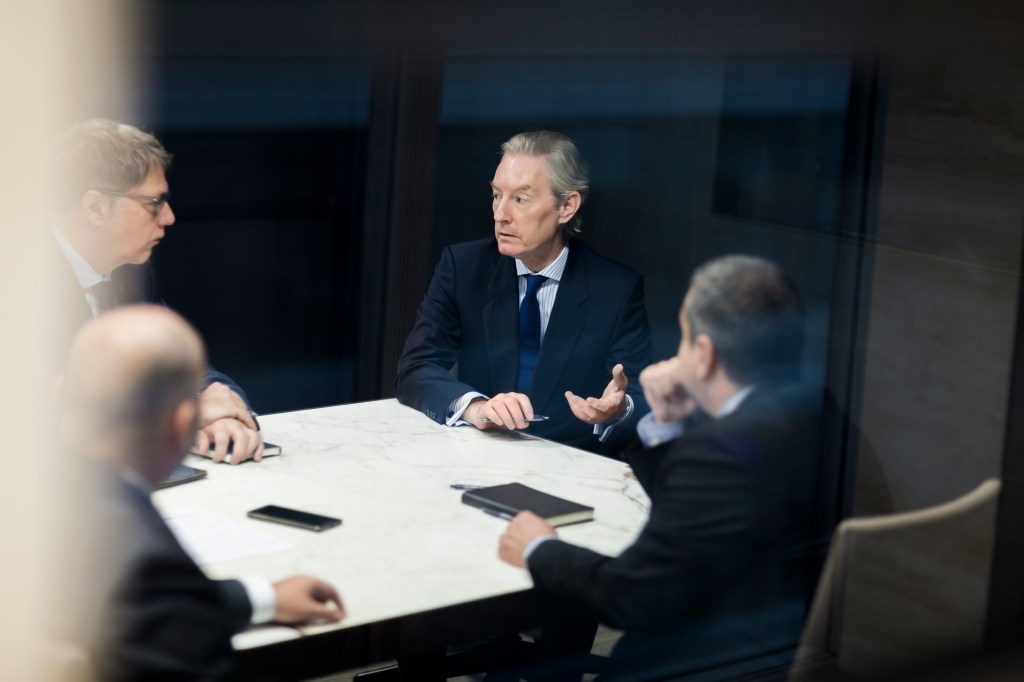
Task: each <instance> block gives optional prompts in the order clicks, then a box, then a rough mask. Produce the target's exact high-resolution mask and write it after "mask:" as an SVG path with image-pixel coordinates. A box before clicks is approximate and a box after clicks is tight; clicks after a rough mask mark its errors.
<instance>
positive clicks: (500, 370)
mask: <svg viewBox="0 0 1024 682" xmlns="http://www.w3.org/2000/svg"><path fill="white" fill-rule="evenodd" d="M517 280H518V278H517V277H516V267H515V261H514V260H513V259H512V258H508V257H505V256H501V257H500V258H498V263H497V265H496V266H495V268H494V272H493V274H492V275H491V281H490V282H488V285H487V290H488V295H489V297H490V300H488V302H487V303H485V304H484V309H483V319H484V334H485V335H486V337H487V359H488V364H489V365H490V370H491V388H492V389H493V391H495V392H504V391H514V390H515V386H516V373H517V372H518V371H519V328H518V327H519V312H518V311H519V283H518V281H517Z"/></svg>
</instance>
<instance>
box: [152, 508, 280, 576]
mask: <svg viewBox="0 0 1024 682" xmlns="http://www.w3.org/2000/svg"><path fill="white" fill-rule="evenodd" d="M161 516H163V517H164V521H166V522H167V525H168V526H169V527H170V529H171V532H173V533H174V536H175V537H176V538H178V542H180V543H181V546H182V547H184V548H185V551H186V552H188V554H189V556H191V557H192V560H193V561H195V562H196V563H197V564H199V565H200V566H207V565H209V564H217V563H220V562H222V561H231V560H233V559H243V558H245V557H251V556H259V555H260V554H273V553H274V552H283V551H285V550H289V549H292V547H294V545H292V544H291V543H290V542H285V541H284V540H281V539H279V538H276V537H274V536H273V535H270V534H268V533H264V532H263V531H261V530H259V529H258V528H253V527H252V526H251V525H249V524H244V523H241V522H239V521H236V520H235V519H232V518H231V517H229V516H225V515H224V514H219V513H217V512H212V511H210V510H208V509H203V508H202V507H179V508H176V509H166V510H163V511H162V512H161Z"/></svg>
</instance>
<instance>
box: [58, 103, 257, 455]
mask: <svg viewBox="0 0 1024 682" xmlns="http://www.w3.org/2000/svg"><path fill="white" fill-rule="evenodd" d="M56 160H57V169H56V172H57V173H58V174H59V175H60V176H61V177H60V179H61V181H62V182H63V183H64V185H63V187H64V191H63V192H62V194H61V200H60V202H59V205H58V206H57V210H56V212H55V215H54V218H53V222H52V224H51V231H52V233H53V237H54V239H55V240H56V241H57V244H58V245H59V246H60V250H61V251H62V252H63V254H64V257H65V258H66V260H67V263H68V265H70V268H71V271H72V272H73V274H74V278H75V279H76V280H77V282H76V284H77V287H78V292H79V293H78V294H77V295H76V298H77V301H75V302H74V303H72V306H71V307H72V309H75V310H77V313H76V314H75V315H73V316H72V319H70V320H68V322H69V328H68V330H67V332H68V338H70V336H71V334H72V333H73V332H74V330H76V329H77V328H78V327H79V326H81V324H82V323H84V322H85V321H87V320H89V319H91V318H93V317H96V316H97V315H99V314H100V313H102V312H104V311H105V310H108V309H110V308H114V307H117V306H121V305H125V304H131V303H156V304H159V305H163V301H162V300H161V298H160V295H159V293H158V292H157V287H156V279H155V277H154V275H153V270H152V268H151V267H150V265H149V258H150V256H151V255H152V253H153V249H154V248H156V246H157V244H159V243H160V240H161V239H163V238H164V235H165V234H166V231H167V228H168V227H170V226H171V225H173V224H174V211H172V210H171V205H170V203H169V199H170V193H169V192H168V185H167V177H166V174H165V172H166V170H167V168H168V167H169V166H170V163H171V154H170V153H168V152H167V150H166V149H164V147H163V145H161V144H160V142H159V140H157V139H156V138H155V137H154V136H153V135H151V134H149V133H147V132H144V131H142V130H140V129H138V128H136V127H135V126H131V125H127V124H125V123H118V122H116V121H110V120H106V119H93V120H90V121H84V122H82V123H78V124H76V125H74V126H72V128H71V129H70V130H69V131H68V132H67V133H66V134H65V135H64V137H63V138H62V139H61V141H60V144H59V145H58V149H57V155H56ZM70 286H71V284H70V282H69V287H70ZM82 299H84V305H83V304H82V302H81V301H82ZM199 406H200V430H199V433H198V435H197V436H196V448H197V449H198V450H199V451H200V452H207V451H212V453H213V459H214V461H217V462H220V461H225V460H227V461H230V462H231V463H232V464H238V463H239V462H242V461H244V460H246V459H249V458H252V459H255V460H257V461H258V460H260V459H262V457H263V440H262V439H261V438H260V435H259V433H258V431H259V427H258V425H257V422H256V420H255V417H254V415H253V413H252V411H251V409H250V407H249V404H248V401H247V399H246V397H245V393H244V392H243V391H242V389H241V388H239V386H238V385H237V384H236V383H235V382H234V381H232V380H231V379H230V378H229V377H228V376H226V375H224V374H222V373H220V372H217V371H216V370H215V369H214V368H213V367H208V368H207V374H206V381H205V388H204V389H203V391H202V392H201V393H200V395H199ZM229 446H230V448H231V453H230V455H229V453H228V449H229Z"/></svg>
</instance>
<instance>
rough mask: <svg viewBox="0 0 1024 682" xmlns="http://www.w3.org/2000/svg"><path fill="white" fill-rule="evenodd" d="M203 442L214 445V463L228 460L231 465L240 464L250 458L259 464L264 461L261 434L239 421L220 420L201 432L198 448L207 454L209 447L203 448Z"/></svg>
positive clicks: (227, 418) (197, 440)
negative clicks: (201, 444) (201, 445)
mask: <svg viewBox="0 0 1024 682" xmlns="http://www.w3.org/2000/svg"><path fill="white" fill-rule="evenodd" d="M201 442H206V443H208V444H209V445H212V448H213V455H212V457H213V461H214V462H223V461H225V460H226V461H227V462H229V463H230V464H240V463H242V462H244V461H245V460H247V459H249V458H252V459H254V460H255V461H257V462H258V461H260V460H261V459H263V439H262V438H261V437H260V434H259V432H257V431H255V430H253V429H250V428H249V427H247V426H246V425H245V424H243V423H242V422H240V421H238V420H237V419H231V418H229V417H225V418H223V419H218V420H217V421H215V422H213V423H212V424H209V425H207V426H206V427H204V428H203V429H201V430H200V432H199V434H198V435H197V436H196V448H197V449H198V450H199V452H201V453H205V452H206V451H207V449H208V448H209V445H208V447H207V448H202V447H200V443H201ZM229 449H230V454H229V452H228V451H229Z"/></svg>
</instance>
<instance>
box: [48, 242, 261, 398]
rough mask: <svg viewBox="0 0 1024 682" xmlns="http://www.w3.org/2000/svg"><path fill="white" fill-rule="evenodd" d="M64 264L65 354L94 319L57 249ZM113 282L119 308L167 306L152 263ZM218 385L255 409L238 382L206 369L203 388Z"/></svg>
mask: <svg viewBox="0 0 1024 682" xmlns="http://www.w3.org/2000/svg"><path fill="white" fill-rule="evenodd" d="M57 251H58V253H59V255H58V257H59V258H60V261H61V264H59V265H58V266H57V271H59V272H61V273H63V278H64V282H63V283H62V285H61V291H63V292H65V296H66V300H65V301H64V302H63V304H64V307H65V308H66V309H67V310H68V311H70V315H69V317H68V319H67V320H66V323H65V325H64V328H63V330H62V332H61V333H62V335H63V336H64V337H65V338H66V341H65V342H64V343H63V344H60V348H61V351H62V352H66V350H67V348H68V346H69V345H70V343H71V340H72V339H73V338H74V335H75V332H77V331H78V329H79V328H80V327H81V326H82V325H83V324H85V323H86V322H88V321H89V320H91V319H92V311H91V310H89V304H88V303H87V302H86V300H85V296H84V295H83V294H82V288H81V285H80V284H79V283H78V278H77V277H75V273H74V271H73V270H72V269H71V266H70V265H69V264H68V262H67V259H66V258H64V254H63V253H62V252H60V251H59V249H57ZM110 281H111V283H112V284H113V285H114V290H115V292H116V294H115V296H116V305H130V304H133V303H150V304H152V305H160V306H165V307H166V306H167V304H166V303H164V300H163V299H162V298H161V297H160V292H159V291H158V290H157V286H156V276H155V275H154V274H153V268H152V266H151V265H150V264H149V263H145V264H143V265H122V266H121V267H119V268H117V269H116V270H114V271H113V272H112V273H110ZM63 360H64V358H63V356H62V357H60V358H58V359H57V361H58V366H61V365H62V364H63ZM215 381H219V382H221V383H222V384H224V385H226V386H227V387H228V388H230V389H231V390H232V391H234V392H235V393H237V394H238V395H239V396H241V398H242V400H244V401H245V404H246V405H249V408H250V409H252V406H251V405H250V403H249V398H248V396H246V394H245V391H243V390H242V388H241V387H240V386H239V385H238V384H237V383H235V380H234V379H232V378H231V377H229V376H228V375H226V374H224V373H223V372H219V371H217V368H216V367H214V366H213V365H209V364H208V365H207V366H206V376H205V379H204V382H203V385H204V386H209V385H210V384H212V383H213V382H215Z"/></svg>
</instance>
